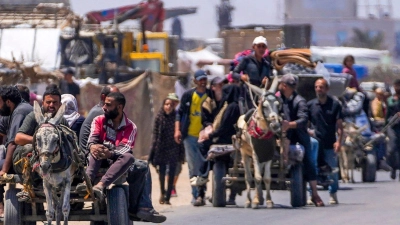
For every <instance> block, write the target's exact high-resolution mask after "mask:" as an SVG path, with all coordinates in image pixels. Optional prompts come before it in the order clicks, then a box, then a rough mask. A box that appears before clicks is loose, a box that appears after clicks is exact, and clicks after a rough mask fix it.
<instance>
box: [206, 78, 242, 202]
mask: <svg viewBox="0 0 400 225" xmlns="http://www.w3.org/2000/svg"><path fill="white" fill-rule="evenodd" d="M240 91H241V90H240V87H239V86H238V85H235V84H229V85H225V86H224V87H223V88H222V99H221V101H220V103H219V107H218V108H219V112H218V114H217V115H216V116H215V119H214V122H213V124H212V129H213V131H212V132H211V133H210V134H209V135H206V137H205V140H209V141H211V142H212V144H232V136H233V135H234V134H235V133H236V129H235V127H234V125H235V124H236V122H237V121H238V119H239V117H240V109H239V103H238V102H239V97H240ZM217 160H221V161H223V162H225V164H226V165H229V163H230V155H225V156H220V157H218V159H217ZM226 168H229V167H228V166H226ZM226 172H228V171H226ZM236 193H237V191H236V190H235V189H231V192H230V195H229V198H228V200H227V201H226V204H227V205H236V202H235V198H236Z"/></svg>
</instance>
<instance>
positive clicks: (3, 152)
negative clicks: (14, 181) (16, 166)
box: [0, 145, 14, 202]
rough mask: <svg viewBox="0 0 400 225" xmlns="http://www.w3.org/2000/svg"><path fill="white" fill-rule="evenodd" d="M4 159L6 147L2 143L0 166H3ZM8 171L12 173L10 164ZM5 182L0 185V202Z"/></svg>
mask: <svg viewBox="0 0 400 225" xmlns="http://www.w3.org/2000/svg"><path fill="white" fill-rule="evenodd" d="M5 160H6V147H5V146H4V145H0V168H3V164H4V161H5ZM8 173H10V174H12V173H14V172H13V167H12V166H11V168H10V171H8ZM5 186H6V185H5V184H1V185H0V202H3V201H4V192H5V191H4V187H5Z"/></svg>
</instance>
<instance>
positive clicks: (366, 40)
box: [346, 28, 385, 50]
mask: <svg viewBox="0 0 400 225" xmlns="http://www.w3.org/2000/svg"><path fill="white" fill-rule="evenodd" d="M353 32H354V36H353V38H352V39H351V41H350V42H349V43H347V44H346V46H349V47H358V48H371V49H379V50H382V49H384V46H383V41H384V38H385V35H384V34H383V32H382V31H378V32H377V33H376V34H375V35H371V34H372V33H371V31H370V30H364V31H363V30H361V29H358V28H353Z"/></svg>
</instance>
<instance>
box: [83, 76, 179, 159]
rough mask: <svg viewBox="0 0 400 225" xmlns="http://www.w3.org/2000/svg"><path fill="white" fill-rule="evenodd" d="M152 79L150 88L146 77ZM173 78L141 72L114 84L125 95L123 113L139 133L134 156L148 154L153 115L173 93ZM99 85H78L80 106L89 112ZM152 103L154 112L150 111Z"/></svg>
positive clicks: (94, 101)
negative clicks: (136, 75) (135, 76)
mask: <svg viewBox="0 0 400 225" xmlns="http://www.w3.org/2000/svg"><path fill="white" fill-rule="evenodd" d="M148 76H150V77H151V80H152V85H151V86H152V88H150V87H149V82H148V80H147V77H148ZM174 82H175V78H174V77H169V76H162V75H160V74H158V73H150V72H147V73H144V74H142V75H140V76H139V77H137V78H135V79H132V80H130V81H127V82H123V83H118V84H116V86H117V87H118V88H119V89H120V91H121V92H122V93H123V94H124V95H125V98H126V105H125V109H124V111H125V113H126V115H127V116H128V118H129V119H131V120H132V121H133V122H134V123H135V124H136V126H137V127H138V135H137V139H136V143H135V147H134V151H133V153H134V156H135V157H136V158H142V157H144V156H147V155H148V154H149V150H150V144H151V136H152V129H153V121H154V116H155V114H156V113H158V110H159V109H160V107H161V104H162V100H163V99H164V98H165V97H166V96H167V94H168V93H170V92H174ZM102 88H103V86H101V85H96V84H93V83H90V82H89V83H87V84H85V86H83V87H81V96H80V97H81V105H82V107H83V110H84V111H87V112H88V111H89V110H90V109H91V108H92V107H93V106H94V105H96V104H97V103H98V102H99V100H100V91H101V89H102ZM151 100H153V101H151ZM152 102H153V103H154V112H153V111H152V108H153V105H152Z"/></svg>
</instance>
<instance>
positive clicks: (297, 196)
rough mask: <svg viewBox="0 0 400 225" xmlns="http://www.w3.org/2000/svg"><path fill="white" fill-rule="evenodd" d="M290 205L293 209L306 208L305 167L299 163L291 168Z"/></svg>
mask: <svg viewBox="0 0 400 225" xmlns="http://www.w3.org/2000/svg"><path fill="white" fill-rule="evenodd" d="M290 177H291V180H290V204H291V205H292V207H302V206H304V199H306V198H307V195H306V196H304V195H305V190H304V189H305V188H304V178H303V166H302V164H300V163H298V164H295V165H293V166H292V167H291V168H290Z"/></svg>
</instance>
